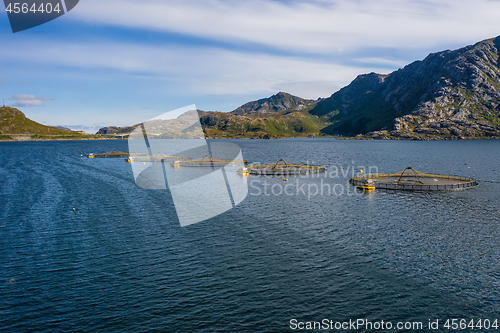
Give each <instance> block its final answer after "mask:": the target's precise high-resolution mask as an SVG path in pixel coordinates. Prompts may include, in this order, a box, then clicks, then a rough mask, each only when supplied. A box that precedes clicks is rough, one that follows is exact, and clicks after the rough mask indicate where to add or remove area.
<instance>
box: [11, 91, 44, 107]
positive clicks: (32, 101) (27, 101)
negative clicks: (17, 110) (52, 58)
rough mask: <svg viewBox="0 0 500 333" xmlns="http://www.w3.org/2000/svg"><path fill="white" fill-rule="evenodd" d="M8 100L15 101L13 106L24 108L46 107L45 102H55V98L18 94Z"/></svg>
mask: <svg viewBox="0 0 500 333" xmlns="http://www.w3.org/2000/svg"><path fill="white" fill-rule="evenodd" d="M8 100H9V101H15V102H14V104H12V105H13V106H19V107H24V106H45V103H44V101H50V100H53V98H50V97H36V96H33V95H26V94H18V95H14V96H12V97H10V98H9V99H8Z"/></svg>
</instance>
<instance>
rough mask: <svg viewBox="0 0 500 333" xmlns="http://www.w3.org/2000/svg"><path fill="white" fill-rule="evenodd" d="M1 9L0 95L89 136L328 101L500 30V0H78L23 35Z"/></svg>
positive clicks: (43, 119) (46, 120) (38, 116)
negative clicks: (248, 106) (184, 118)
mask: <svg viewBox="0 0 500 333" xmlns="http://www.w3.org/2000/svg"><path fill="white" fill-rule="evenodd" d="M3 8H4V7H2V10H1V11H0V97H4V98H5V104H6V105H8V106H13V107H16V108H18V109H20V110H21V111H23V112H24V113H25V114H26V115H27V116H28V117H29V118H31V119H33V120H35V121H38V122H40V123H43V124H46V125H60V126H66V127H69V128H72V129H75V130H84V131H86V132H88V133H95V132H96V131H97V130H98V129H99V128H100V127H104V126H129V125H133V124H137V123H140V122H143V121H147V120H149V119H151V118H154V117H156V116H158V115H160V114H163V113H165V112H168V111H170V110H174V109H178V108H181V107H184V106H186V105H191V104H195V105H196V107H197V108H198V109H201V110H206V111H232V110H234V109H236V108H237V107H239V106H240V105H242V104H244V103H246V102H249V101H252V100H256V99H260V98H265V97H269V96H271V95H273V94H276V93H277V92H279V91H284V92H288V93H291V94H293V95H297V96H300V97H303V98H309V99H317V98H319V97H329V96H330V95H332V94H333V93H334V92H336V91H338V90H339V89H341V88H342V87H344V86H346V85H348V84H349V83H350V82H351V81H352V80H354V79H355V78H356V76H357V75H360V74H364V73H370V72H377V73H390V72H392V71H394V70H397V69H398V68H402V67H404V66H405V65H407V64H409V63H411V62H413V61H416V60H422V59H424V58H425V57H426V56H427V55H428V54H429V53H431V52H438V51H442V50H446V49H457V48H460V47H463V46H466V45H470V44H474V43H476V42H478V41H481V40H484V39H487V38H492V37H496V36H498V35H500V24H499V20H498V18H499V17H500V0H474V1H465V0H423V1H416V0H377V1H373V0H310V1H302V0H281V1H278V0H163V1H161V0H136V1H132V0H106V1H102V0H80V2H79V4H78V5H77V6H76V7H75V8H74V9H73V10H71V11H70V12H68V13H66V14H65V15H63V16H61V17H60V18H58V19H56V20H53V21H51V22H48V23H46V24H43V25H41V26H38V27H35V28H32V29H29V30H25V31H21V32H18V33H15V34H14V33H12V30H11V28H10V25H9V20H8V17H7V13H6V12H5V11H3Z"/></svg>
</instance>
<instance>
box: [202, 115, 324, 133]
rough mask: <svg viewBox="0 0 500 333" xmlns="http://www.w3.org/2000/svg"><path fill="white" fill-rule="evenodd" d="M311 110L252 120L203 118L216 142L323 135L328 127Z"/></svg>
mask: <svg viewBox="0 0 500 333" xmlns="http://www.w3.org/2000/svg"><path fill="white" fill-rule="evenodd" d="M309 109H310V107H309V108H306V109H303V110H287V111H279V112H273V113H267V114H258V115H250V116H236V115H233V114H230V113H224V112H213V113H210V114H208V115H204V116H203V117H201V122H202V126H203V129H204V131H205V133H206V135H207V136H208V137H211V138H213V137H215V138H287V137H304V136H310V135H314V136H317V135H321V129H323V128H324V127H326V126H327V125H328V124H329V123H327V122H326V121H325V120H324V119H323V118H320V117H317V116H314V115H311V114H309Z"/></svg>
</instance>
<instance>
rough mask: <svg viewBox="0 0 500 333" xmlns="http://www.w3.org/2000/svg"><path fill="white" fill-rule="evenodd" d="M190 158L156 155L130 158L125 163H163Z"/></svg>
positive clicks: (188, 157) (189, 157)
mask: <svg viewBox="0 0 500 333" xmlns="http://www.w3.org/2000/svg"><path fill="white" fill-rule="evenodd" d="M189 159H192V157H191V156H170V155H166V154H163V153H156V154H153V155H151V156H131V157H129V158H128V159H126V161H127V162H164V161H165V160H189Z"/></svg>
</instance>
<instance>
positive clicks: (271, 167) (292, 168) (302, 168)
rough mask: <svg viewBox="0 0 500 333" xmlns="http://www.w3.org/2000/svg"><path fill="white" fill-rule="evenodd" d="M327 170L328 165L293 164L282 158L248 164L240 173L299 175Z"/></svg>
mask: <svg viewBox="0 0 500 333" xmlns="http://www.w3.org/2000/svg"><path fill="white" fill-rule="evenodd" d="M325 171H326V167H324V166H321V165H299V164H292V163H288V162H286V161H284V160H282V159H281V160H279V161H278V162H276V163H273V164H266V165H252V166H247V167H245V168H241V169H240V170H239V171H238V173H242V174H251V175H299V174H307V173H320V172H325Z"/></svg>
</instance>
